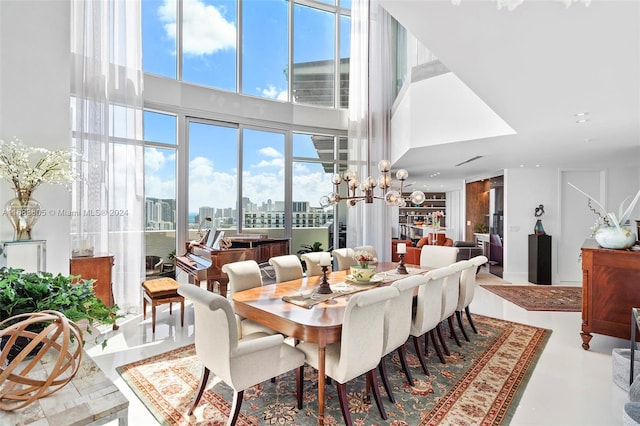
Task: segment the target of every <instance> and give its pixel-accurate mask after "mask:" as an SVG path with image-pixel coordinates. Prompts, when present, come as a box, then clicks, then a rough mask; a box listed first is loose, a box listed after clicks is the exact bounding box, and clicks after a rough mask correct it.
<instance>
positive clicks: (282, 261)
mask: <svg viewBox="0 0 640 426" xmlns="http://www.w3.org/2000/svg"><path fill="white" fill-rule="evenodd" d="M269 265H271V266H273V270H274V271H275V272H276V283H281V282H283V281H291V280H297V279H298V278H302V276H303V274H304V272H303V271H302V263H300V259H298V256H296V255H295V254H286V255H284V256H275V257H272V258H271V259H269Z"/></svg>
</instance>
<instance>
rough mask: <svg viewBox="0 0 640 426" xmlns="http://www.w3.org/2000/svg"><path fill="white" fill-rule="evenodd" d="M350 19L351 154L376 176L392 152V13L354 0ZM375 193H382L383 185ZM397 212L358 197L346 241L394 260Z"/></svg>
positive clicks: (374, 1)
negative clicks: (393, 226)
mask: <svg viewBox="0 0 640 426" xmlns="http://www.w3.org/2000/svg"><path fill="white" fill-rule="evenodd" d="M369 8H371V13H369ZM351 25H352V27H351V60H350V61H351V62H350V69H349V158H351V159H358V160H360V161H362V164H364V166H363V167H361V169H360V170H359V171H358V172H359V173H358V175H359V176H361V177H362V178H363V177H366V175H367V172H369V173H370V174H371V175H372V176H373V177H374V178H377V176H378V175H379V171H378V162H379V161H380V160H382V159H385V158H388V155H389V152H390V150H389V143H390V111H391V82H392V73H391V71H392V69H391V67H392V60H391V47H392V41H393V37H392V36H391V17H390V15H389V14H388V13H387V12H386V11H385V10H384V9H383V8H382V7H381V6H379V4H378V1H377V0H371V1H369V0H354V1H353V2H352V6H351ZM368 139H370V141H368ZM367 145H368V147H367ZM367 161H369V162H368V167H367V165H366V164H367ZM393 177H395V176H392V178H393ZM377 195H381V191H380V190H379V189H378V190H377ZM394 212H396V213H397V209H394V208H391V207H388V206H387V205H386V204H385V202H384V201H383V200H374V202H373V203H372V204H366V203H364V202H359V203H358V204H357V205H356V206H355V207H354V208H351V209H350V210H349V217H348V221H347V223H348V227H347V246H349V247H353V246H357V245H373V246H374V247H375V248H376V250H378V257H379V258H380V259H381V260H391V243H390V241H391V220H392V214H393V213H394Z"/></svg>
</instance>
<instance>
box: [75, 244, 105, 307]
mask: <svg viewBox="0 0 640 426" xmlns="http://www.w3.org/2000/svg"><path fill="white" fill-rule="evenodd" d="M112 268H113V256H112V255H97V256H89V257H72V258H71V259H70V260H69V272H70V274H71V275H80V276H81V277H82V278H83V279H87V280H91V279H93V280H96V282H95V283H94V287H93V288H94V291H95V293H96V296H98V297H99V298H100V300H102V301H103V302H104V304H105V305H107V306H113V304H114V300H113V288H112V281H111V270H112Z"/></svg>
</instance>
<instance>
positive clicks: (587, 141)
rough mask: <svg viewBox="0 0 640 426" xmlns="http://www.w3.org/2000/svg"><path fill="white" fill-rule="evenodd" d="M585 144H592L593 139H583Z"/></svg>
mask: <svg viewBox="0 0 640 426" xmlns="http://www.w3.org/2000/svg"><path fill="white" fill-rule="evenodd" d="M584 141H585V143H589V142H593V139H591V138H584Z"/></svg>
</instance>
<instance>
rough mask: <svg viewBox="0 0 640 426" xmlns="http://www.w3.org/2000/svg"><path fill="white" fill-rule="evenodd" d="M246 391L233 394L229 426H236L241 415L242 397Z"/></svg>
mask: <svg viewBox="0 0 640 426" xmlns="http://www.w3.org/2000/svg"><path fill="white" fill-rule="evenodd" d="M243 396H244V391H243V390H241V391H237V392H234V393H233V403H232V404H231V413H229V419H228V420H227V426H235V424H236V422H237V421H238V416H239V415H240V407H242V397H243Z"/></svg>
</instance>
